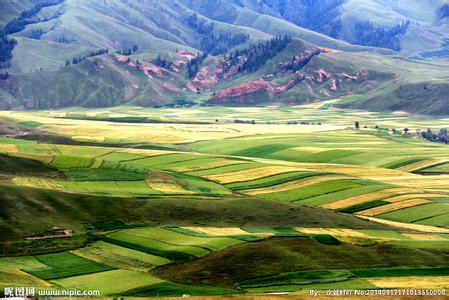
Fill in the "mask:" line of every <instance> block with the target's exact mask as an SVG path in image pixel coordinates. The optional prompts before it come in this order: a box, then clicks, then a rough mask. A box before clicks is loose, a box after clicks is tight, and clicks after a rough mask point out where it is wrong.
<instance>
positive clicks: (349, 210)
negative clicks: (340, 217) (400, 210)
mask: <svg viewBox="0 0 449 300" xmlns="http://www.w3.org/2000/svg"><path fill="white" fill-rule="evenodd" d="M386 204H390V203H389V202H387V201H382V200H374V201H370V202H365V203H361V204H356V205H353V206H349V207H346V208H343V209H340V210H338V211H339V212H343V213H348V214H352V213H355V212H359V211H362V210H365V209H370V208H373V207H378V206H382V205H386Z"/></svg>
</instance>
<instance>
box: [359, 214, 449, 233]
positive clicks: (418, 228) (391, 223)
mask: <svg viewBox="0 0 449 300" xmlns="http://www.w3.org/2000/svg"><path fill="white" fill-rule="evenodd" d="M359 217H360V218H363V219H367V220H370V221H373V222H376V223H381V224H386V225H389V226H392V227H396V228H401V229H410V230H414V231H420V232H430V233H449V228H441V227H436V226H429V225H419V224H409V223H402V222H396V221H390V220H384V219H379V218H375V217H368V216H359Z"/></svg>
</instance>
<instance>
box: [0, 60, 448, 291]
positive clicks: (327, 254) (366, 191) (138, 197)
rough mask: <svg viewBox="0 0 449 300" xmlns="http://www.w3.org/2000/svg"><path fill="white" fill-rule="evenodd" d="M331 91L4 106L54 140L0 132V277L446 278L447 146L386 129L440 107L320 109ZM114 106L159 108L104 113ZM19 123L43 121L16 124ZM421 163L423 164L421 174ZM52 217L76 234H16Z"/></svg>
mask: <svg viewBox="0 0 449 300" xmlns="http://www.w3.org/2000/svg"><path fill="white" fill-rule="evenodd" d="M321 55H322V54H320V56H321ZM290 59H291V58H290ZM207 60H208V59H206V61H207ZM312 61H313V60H312ZM81 64H82V63H81ZM79 65H80V64H79ZM262 68H264V67H262ZM154 77H157V76H154ZM334 102H335V100H329V101H327V102H326V103H310V104H308V106H304V107H302V106H301V107H295V106H291V107H289V108H288V109H285V108H275V107H272V108H269V114H267V112H268V108H262V107H253V108H245V107H234V108H226V109H224V108H219V107H195V108H180V109H179V111H178V110H177V109H176V110H175V109H166V108H160V109H144V108H136V107H120V108H114V109H101V110H100V109H98V110H97V109H92V110H89V111H87V110H84V109H81V108H80V109H73V110H70V111H68V112H67V111H49V112H46V111H39V112H14V113H8V114H7V115H8V119H7V121H5V123H4V124H5V126H1V127H2V129H0V133H1V134H3V135H8V136H11V135H12V136H14V134H18V133H20V132H21V130H28V131H30V132H33V133H29V134H37V135H40V134H41V130H43V129H45V130H46V132H47V134H50V135H54V136H56V137H58V138H57V139H55V140H52V141H53V142H52V143H50V142H49V141H50V140H45V139H40V138H39V139H35V140H33V141H27V140H24V139H22V138H4V137H0V152H1V154H0V162H1V166H0V179H1V181H2V183H1V184H0V194H1V195H2V212H1V218H2V220H4V222H2V223H1V226H0V235H1V236H2V239H1V241H0V242H1V253H0V254H1V255H2V256H4V257H1V258H0V286H20V283H27V284H28V283H29V284H30V285H32V286H35V287H36V288H42V287H44V286H50V285H53V286H52V287H51V288H54V289H66V288H79V289H90V288H92V287H94V286H97V287H98V289H100V290H101V292H102V294H103V295H105V296H113V297H121V296H158V295H159V296H164V295H165V296H182V295H184V294H189V295H224V294H237V293H241V292H245V293H269V292H298V293H300V294H301V293H304V291H306V290H308V289H316V290H319V289H327V288H338V289H348V288H360V289H367V288H369V289H376V288H379V287H380V286H377V285H376V284H374V283H372V282H371V279H369V278H371V277H376V278H387V277H401V276H402V277H403V276H416V277H420V276H423V277H424V276H426V277H427V276H445V275H446V274H445V272H447V270H446V269H445V268H446V266H447V263H448V261H447V255H446V253H447V251H448V246H447V245H448V243H447V241H448V237H447V236H446V235H447V233H445V230H446V229H447V226H449V223H448V218H447V216H448V215H449V211H447V209H446V207H447V205H446V202H447V201H446V199H447V198H448V197H447V192H448V191H449V185H448V184H447V181H446V180H445V177H444V176H445V175H444V174H445V173H444V168H445V164H447V161H448V160H449V156H448V154H447V148H446V147H447V146H446V145H444V144H443V143H434V142H432V143H431V142H428V141H424V140H422V139H416V138H412V137H411V136H410V137H409V136H406V135H403V134H397V133H396V134H393V133H392V129H393V128H397V130H399V129H400V128H401V127H407V128H410V131H409V132H410V134H412V133H413V132H414V129H415V128H426V127H432V128H434V127H435V128H442V127H444V122H446V121H445V120H433V119H430V118H427V117H411V116H406V115H402V114H395V115H389V114H378V113H360V112H356V111H350V110H348V111H345V112H342V111H340V110H339V109H338V108H332V109H321V108H322V106H323V105H326V104H332V103H334ZM332 105H333V104H332ZM329 107H330V106H329ZM5 114H6V113H5ZM244 116H246V117H247V118H244ZM116 117H117V118H118V119H116V120H120V121H123V120H128V121H136V120H141V119H142V120H143V119H148V120H153V119H154V120H156V119H157V120H162V121H163V122H158V123H145V124H140V123H139V124H137V123H131V122H128V123H126V124H121V123H119V122H105V121H104V120H106V119H107V118H116ZM128 117H130V118H129V119H128ZM55 118H58V120H56V123H55ZM62 118H64V119H62ZM74 118H76V119H74ZM82 118H84V119H86V118H88V119H91V120H83V119H82ZM122 118H123V119H122ZM10 119H11V121H8V120H10ZM93 119H95V121H92V120H93ZM252 119H254V120H255V121H254V123H255V124H251V123H252V122H251V120H252ZM189 120H195V121H197V122H196V123H191V122H190V121H189ZM215 120H217V121H215ZM235 120H250V121H249V122H246V121H245V122H243V121H242V123H239V122H237V123H236V122H235ZM354 120H358V122H359V129H358V130H354V129H353V127H354ZM27 121H30V122H39V123H40V124H42V125H41V126H39V127H36V128H31V127H29V128H28V129H24V128H25V127H18V126H19V125H17V124H18V123H19V122H27ZM178 121H179V123H178ZM2 122H3V121H2ZM59 122H64V124H65V126H64V128H63V130H62V129H61V128H60V125H59ZM302 122H303V123H304V124H301V123H302ZM312 122H313V123H314V124H315V125H311V123H312ZM92 123H95V130H93V129H92V128H91V126H92ZM197 123H201V124H197ZM272 123H276V124H272ZM318 123H320V124H321V125H317V124H318ZM2 124H3V123H2ZM376 126H379V127H382V128H389V129H390V130H389V131H387V130H386V129H379V128H376ZM28 131H26V132H28ZM2 132H3V133H2ZM62 134H64V136H65V137H64V139H60V138H59V137H62ZM27 136H28V134H27ZM116 136H119V137H120V138H116ZM111 139H115V142H120V143H127V144H126V145H125V144H119V143H117V144H114V145H112V144H110V143H109V142H110V141H111ZM70 141H83V142H82V143H84V144H73V143H72V142H70ZM148 141H151V147H149V146H148V145H149V144H150V143H148ZM161 145H172V147H171V148H170V150H167V149H164V148H161V147H159V146H161ZM164 147H165V146H164ZM380 148H382V151H379V149H380ZM235 155H238V156H235ZM431 169H432V170H435V172H434V173H432V176H429V174H428V173H420V170H431ZM223 174H224V175H223ZM421 174H426V175H421ZM220 176H221V177H220ZM225 182H227V183H225ZM402 197H403V198H402ZM389 199H392V200H391V201H392V202H389V201H390V200H389ZM409 199H411V200H412V201H413V200H414V199H427V200H429V203H425V204H419V205H415V206H412V207H405V208H401V209H398V210H392V211H389V212H385V213H382V214H379V215H376V216H375V217H376V218H380V219H386V220H393V221H400V222H405V223H413V224H411V225H412V226H416V227H415V229H414V230H412V229H409V230H405V229H404V228H399V227H395V226H394V225H391V226H387V225H382V224H380V223H378V221H374V220H373V221H371V220H369V221H368V220H366V219H363V218H360V217H358V216H355V215H353V214H357V215H359V213H360V212H362V211H364V210H367V209H371V208H376V207H381V206H384V205H389V204H390V203H395V204H396V203H397V204H398V205H401V202H402V201H409ZM346 200H348V201H346ZM337 201H342V202H341V203H335V205H334V206H332V205H333V204H334V202H337ZM404 203H408V202H404ZM340 204H341V205H340ZM327 207H329V208H332V210H331V209H326V208H327ZM388 207H389V206H388ZM14 216H21V218H17V217H14ZM380 221H382V220H379V222H380ZM420 225H430V226H435V227H438V228H432V229H431V230H432V231H435V232H436V233H429V232H427V229H426V228H424V229H423V228H421V227H420ZM54 227H58V228H61V229H67V230H72V233H73V236H67V237H64V238H57V237H52V238H44V239H36V240H27V239H24V237H30V236H33V235H35V234H38V233H43V232H51V228H54ZM423 230H424V231H425V232H424V231H423ZM365 235H367V236H365ZM13 256H14V257H13ZM404 257H406V258H407V260H404ZM242 269H244V270H245V272H241V270H242ZM8 278H10V279H8ZM128 278H129V280H128V281H127V282H126V283H123V284H122V281H123V280H124V279H128ZM365 278H368V279H365ZM379 280H380V279H379ZM424 282H425V280H423V284H422V287H423V288H424V287H425V286H424ZM93 289H96V288H93Z"/></svg>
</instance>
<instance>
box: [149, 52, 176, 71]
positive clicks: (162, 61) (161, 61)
mask: <svg viewBox="0 0 449 300" xmlns="http://www.w3.org/2000/svg"><path fill="white" fill-rule="evenodd" d="M153 64H154V65H156V66H158V67H160V68H164V69H169V68H170V67H171V65H172V64H173V62H172V61H171V60H170V59H168V58H163V57H162V56H161V55H158V56H157V57H156V58H155V59H153Z"/></svg>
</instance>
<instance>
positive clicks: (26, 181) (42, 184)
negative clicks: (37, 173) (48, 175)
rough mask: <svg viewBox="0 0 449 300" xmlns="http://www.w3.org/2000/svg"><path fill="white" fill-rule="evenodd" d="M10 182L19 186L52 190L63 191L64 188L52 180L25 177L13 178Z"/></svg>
mask: <svg viewBox="0 0 449 300" xmlns="http://www.w3.org/2000/svg"><path fill="white" fill-rule="evenodd" d="M12 182H13V183H14V184H16V185H20V186H29V187H38V188H44V189H52V190H60V191H62V190H65V187H64V186H62V185H61V184H59V183H57V182H54V181H53V180H46V179H38V178H27V177H14V178H13V179H12Z"/></svg>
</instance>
